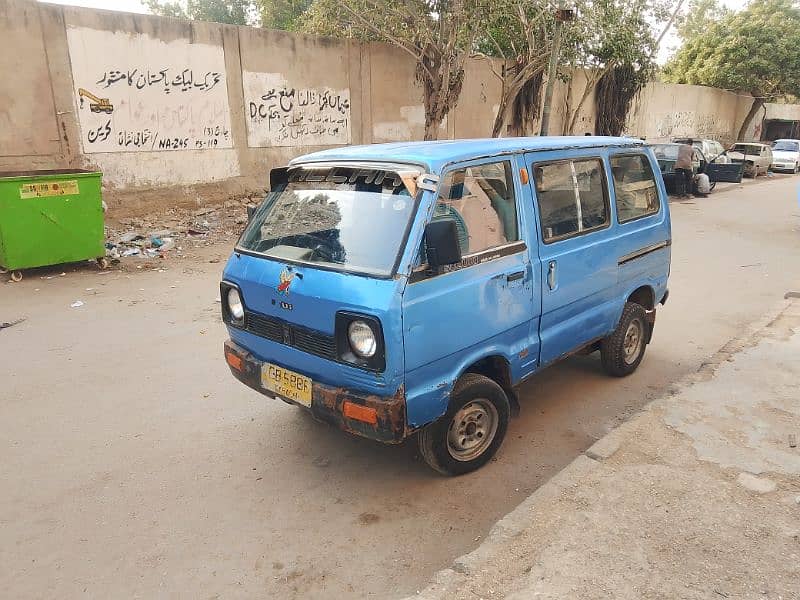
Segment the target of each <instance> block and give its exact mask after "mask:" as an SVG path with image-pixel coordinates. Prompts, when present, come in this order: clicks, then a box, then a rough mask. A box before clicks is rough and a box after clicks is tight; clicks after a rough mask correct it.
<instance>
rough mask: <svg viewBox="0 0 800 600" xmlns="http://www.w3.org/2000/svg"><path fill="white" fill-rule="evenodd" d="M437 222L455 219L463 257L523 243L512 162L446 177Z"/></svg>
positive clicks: (438, 206)
mask: <svg viewBox="0 0 800 600" xmlns="http://www.w3.org/2000/svg"><path fill="white" fill-rule="evenodd" d="M433 219H434V220H438V219H453V220H454V221H455V222H456V229H457V230H458V234H459V241H460V243H461V253H462V254H463V255H467V254H475V253H476V252H482V251H484V250H488V249H490V248H495V247H497V246H503V245H505V244H508V243H509V242H516V241H517V240H519V234H518V232H517V210H516V206H515V204H514V183H513V179H512V177H511V163H509V162H508V161H502V162H496V163H490V164H484V165H476V166H473V167H466V168H464V169H457V170H455V171H450V172H449V173H448V174H447V175H445V178H444V182H443V184H442V187H441V188H440V193H439V199H438V201H437V203H436V207H435V208H434V213H433Z"/></svg>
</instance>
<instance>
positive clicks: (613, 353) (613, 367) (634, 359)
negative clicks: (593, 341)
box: [600, 302, 650, 377]
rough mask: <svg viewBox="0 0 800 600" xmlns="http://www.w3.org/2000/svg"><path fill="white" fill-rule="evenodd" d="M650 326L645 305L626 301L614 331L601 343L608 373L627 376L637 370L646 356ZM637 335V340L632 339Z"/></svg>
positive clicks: (601, 355)
mask: <svg viewBox="0 0 800 600" xmlns="http://www.w3.org/2000/svg"><path fill="white" fill-rule="evenodd" d="M649 327H650V325H649V324H648V323H647V313H646V312H645V310H644V307H643V306H642V305H641V304H635V303H633V302H628V303H626V304H625V308H624V309H623V310H622V317H620V320H619V324H618V325H617V328H616V329H615V330H614V333H612V334H611V335H610V336H608V337H607V338H605V339H603V341H602V342H601V343H600V358H601V360H602V362H603V369H605V371H606V373H608V374H609V375H612V376H614V377H625V376H626V375H630V374H631V373H633V372H634V371H635V370H636V368H637V367H638V366H639V363H641V362H642V359H643V358H644V351H645V349H646V348H647V341H648V340H649V337H650V336H649V329H648V328H649ZM632 329H633V331H632ZM636 329H638V333H636V332H635V330H636ZM635 335H638V339H637V341H636V342H634V341H633V339H632V338H633V336H635ZM629 336H630V337H629Z"/></svg>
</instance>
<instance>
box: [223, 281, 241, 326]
mask: <svg viewBox="0 0 800 600" xmlns="http://www.w3.org/2000/svg"><path fill="white" fill-rule="evenodd" d="M227 302H228V312H229V313H230V315H231V318H232V319H234V320H235V321H241V320H242V319H244V305H242V297H241V296H240V295H239V290H237V289H236V288H228V294H227Z"/></svg>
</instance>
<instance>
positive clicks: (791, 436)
mask: <svg viewBox="0 0 800 600" xmlns="http://www.w3.org/2000/svg"><path fill="white" fill-rule="evenodd" d="M789 448H797V436H796V435H795V434H793V433H790V434H789Z"/></svg>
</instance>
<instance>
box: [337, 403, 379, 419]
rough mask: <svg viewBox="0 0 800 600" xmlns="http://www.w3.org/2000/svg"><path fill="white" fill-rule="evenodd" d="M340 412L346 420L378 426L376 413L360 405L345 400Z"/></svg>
mask: <svg viewBox="0 0 800 600" xmlns="http://www.w3.org/2000/svg"><path fill="white" fill-rule="evenodd" d="M342 412H343V413H344V416H345V417H347V418H348V419H354V420H356V421H363V422H364V423H369V424H370V425H377V424H378V411H376V410H375V409H374V408H370V407H368V406H361V405H360V404H355V403H354V402H350V401H349V400H345V401H344V402H343V403H342Z"/></svg>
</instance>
